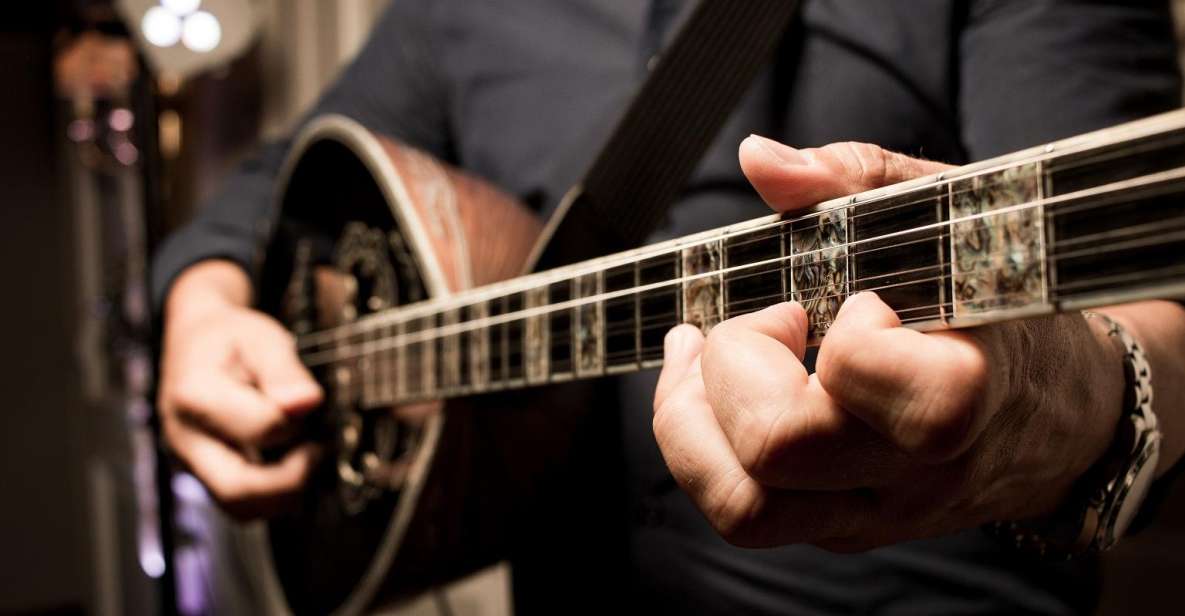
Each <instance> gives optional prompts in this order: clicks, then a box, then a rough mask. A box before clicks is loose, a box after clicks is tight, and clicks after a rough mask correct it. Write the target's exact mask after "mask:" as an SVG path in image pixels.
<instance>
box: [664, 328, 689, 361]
mask: <svg viewBox="0 0 1185 616" xmlns="http://www.w3.org/2000/svg"><path fill="white" fill-rule="evenodd" d="M685 346H687V334H685V333H683V331H682V328H680V327H676V328H674V329H672V330H671V331H669V332H667V335H666V337H664V338H663V339H662V350H663V355H665V356H666V357H668V358H669V357H674V356H675V354H677V353H678V352H680V351H682V350H683V347H685Z"/></svg>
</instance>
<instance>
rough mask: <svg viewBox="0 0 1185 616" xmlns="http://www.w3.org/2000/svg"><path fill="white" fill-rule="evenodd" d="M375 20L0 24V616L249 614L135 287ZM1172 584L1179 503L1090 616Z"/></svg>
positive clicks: (1109, 578) (180, 1)
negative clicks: (179, 462) (175, 425)
mask: <svg viewBox="0 0 1185 616" xmlns="http://www.w3.org/2000/svg"><path fill="white" fill-rule="evenodd" d="M387 1H388V0H343V1H340V2H314V1H305V0H250V1H248V0H160V1H156V0H119V1H116V0H93V1H82V0H72V1H67V0H60V1H56V2H55V1H38V2H6V3H3V5H2V7H0V84H3V85H2V87H3V90H2V91H3V96H0V204H2V207H0V232H2V236H0V268H2V271H3V282H4V285H3V287H2V288H3V291H0V296H2V297H3V301H0V323H2V324H3V325H2V327H3V330H4V331H5V332H7V334H6V336H5V338H6V339H7V344H6V345H5V346H4V348H3V350H2V351H0V353H3V358H2V359H0V392H2V393H3V394H4V399H5V402H4V404H3V420H2V422H3V423H2V424H0V503H3V504H2V506H0V614H9V613H11V614H76V613H77V614H104V615H106V614H144V613H160V612H164V613H171V612H174V611H179V612H181V613H194V614H196V613H209V612H218V613H231V612H239V611H244V610H245V609H246V608H244V606H246V605H249V603H236V602H235V601H236V600H235V599H234V596H235V595H236V593H238V592H239V591H240V590H241V589H239V588H237V587H236V580H235V575H234V566H233V565H230V564H226V563H225V560H224V559H225V556H224V555H222V554H220V553H219V552H218V549H217V547H216V546H217V545H218V542H219V538H220V530H219V529H220V525H221V524H223V521H222V519H221V517H220V514H218V513H217V512H216V511H215V510H213V509H212V508H211V506H210V504H209V502H208V500H207V499H206V497H205V495H204V493H203V491H202V489H201V487H200V486H199V485H198V484H197V483H196V482H195V481H194V480H193V479H192V478H190V477H188V476H186V475H184V474H179V473H174V472H172V471H171V470H170V469H169V468H168V467H167V466H164V465H162V464H161V463H159V461H158V460H159V458H158V456H157V446H156V439H155V437H154V435H153V432H152V413H151V406H150V400H151V396H152V381H153V360H152V356H153V348H152V336H151V332H152V323H151V310H150V307H149V304H148V297H147V290H146V288H145V274H146V269H145V268H146V264H147V260H148V258H149V256H150V255H151V253H152V250H153V247H154V246H156V245H157V243H158V242H159V241H160V240H161V238H162V237H163V236H164V235H165V234H166V233H167V232H168V231H169V230H170V229H173V228H175V227H176V226H177V225H179V224H182V223H183V222H184V221H185V220H187V219H188V218H189V217H190V216H191V215H192V213H193V211H194V209H195V208H196V207H198V204H200V203H201V201H202V199H203V197H204V196H205V195H207V194H208V193H209V192H210V191H212V190H213V189H215V188H216V186H217V184H218V181H219V178H220V177H221V176H222V175H223V174H224V173H226V172H227V171H228V170H229V169H230V168H232V167H233V165H234V164H235V163H236V162H237V161H238V160H239V159H240V158H241V157H242V156H243V155H244V154H245V153H247V152H248V151H249V150H250V148H251V147H252V146H253V145H254V144H256V143H257V142H258V141H259V140H260V139H264V138H267V137H270V136H276V135H279V134H281V133H283V132H285V131H286V130H287V129H288V127H290V126H291V125H292V124H293V123H294V122H295V121H296V119H297V118H298V117H299V115H300V113H301V111H302V110H303V109H305V108H306V107H307V106H308V105H309V104H310V103H311V102H312V101H313V100H314V99H315V98H316V96H317V94H318V92H319V91H320V90H321V88H322V87H323V86H324V85H325V84H326V83H327V82H328V81H329V80H331V79H332V78H333V76H334V75H335V73H336V72H337V70H338V69H339V67H340V66H341V65H342V64H343V63H344V62H346V61H347V60H348V59H349V58H350V57H351V56H352V55H353V53H354V52H355V51H356V50H357V49H358V46H359V45H360V44H361V43H362V42H363V40H364V39H365V37H366V35H367V32H368V30H369V28H370V26H371V24H372V23H373V21H374V19H375V18H376V16H377V15H378V13H379V12H380V11H381V10H382V7H383V5H385V4H386V2H387ZM1178 5H1179V7H1180V8H1181V9H1182V10H1179V11H1178V13H1179V14H1180V13H1182V12H1185V0H1178ZM1180 21H1181V20H1178V22H1179V23H1180ZM162 521H163V523H162ZM162 529H163V530H162ZM210 546H215V547H213V548H211V547H210ZM1183 573H1185V488H1181V489H1178V490H1177V494H1175V495H1174V496H1173V498H1172V499H1171V501H1170V502H1169V504H1168V506H1167V507H1166V509H1165V510H1164V511H1163V512H1162V515H1161V516H1160V519H1159V521H1158V523H1157V524H1156V525H1155V526H1154V527H1153V528H1151V529H1149V530H1147V531H1145V532H1144V533H1142V534H1141V535H1139V536H1137V537H1133V538H1131V539H1128V540H1127V541H1125V542H1124V543H1122V544H1121V546H1120V547H1119V548H1118V549H1117V550H1116V551H1115V552H1114V553H1112V554H1110V555H1108V556H1107V558H1106V562H1105V575H1104V601H1103V607H1102V610H1101V611H1102V613H1104V614H1124V613H1130V612H1135V611H1143V609H1144V608H1145V607H1147V608H1149V609H1151V606H1156V605H1175V604H1178V603H1179V601H1180V599H1179V598H1178V597H1176V596H1175V595H1176V591H1177V587H1176V586H1175V584H1176V583H1178V581H1179V580H1180V579H1181V576H1182V574H1183ZM498 589H499V586H497V585H494V586H487V587H485V588H484V589H482V590H479V591H475V592H478V593H479V594H478V595H477V596H478V600H475V601H473V602H471V603H469V604H466V603H464V602H462V603H461V604H459V605H458V606H457V607H458V608H459V609H457V611H458V612H465V613H479V612H480V613H501V612H500V610H501V609H502V608H496V609H491V608H490V607H489V606H491V605H501V606H504V605H505V600H504V599H497V600H493V601H485V600H484V599H488V598H489V596H488V593H496V592H498ZM480 593H487V594H484V595H483V594H480ZM467 606H469V607H472V608H474V609H468V608H467ZM482 606H484V607H482ZM412 611H413V612H414V611H417V610H416V609H415V608H414V607H413V608H412Z"/></svg>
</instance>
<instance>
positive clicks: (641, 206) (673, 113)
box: [535, 0, 799, 270]
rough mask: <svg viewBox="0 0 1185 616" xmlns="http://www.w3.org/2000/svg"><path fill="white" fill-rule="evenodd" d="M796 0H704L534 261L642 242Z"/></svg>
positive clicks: (540, 265) (551, 261) (569, 259)
mask: <svg viewBox="0 0 1185 616" xmlns="http://www.w3.org/2000/svg"><path fill="white" fill-rule="evenodd" d="M798 5H799V0H700V2H699V5H698V6H696V7H695V9H694V12H693V13H692V14H691V15H690V16H689V17H688V18H687V20H686V22H685V23H684V25H683V27H682V28H681V29H680V31H679V34H678V35H677V36H676V37H675V39H674V40H673V41H672V42H671V43H670V45H669V46H668V47H667V49H666V50H665V51H664V52H663V54H662V56H661V59H660V60H659V61H658V64H657V66H655V67H654V68H653V71H652V72H651V74H650V77H649V78H648V79H647V80H646V82H645V83H644V84H643V85H642V88H641V90H640V91H639V92H638V94H637V95H635V96H634V99H633V101H632V102H631V103H630V106H629V108H628V109H627V110H626V112H625V114H624V115H623V116H622V117H621V118H620V119H619V120H618V123H617V126H616V128H614V130H613V132H612V134H611V135H610V137H609V140H608V141H607V142H606V143H605V146H604V147H603V148H602V149H601V152H600V154H599V155H598V156H597V158H596V160H595V161H593V164H592V166H591V167H590V168H589V170H588V172H587V173H586V174H585V176H584V179H583V180H582V181H581V182H580V183H578V184H577V185H576V186H574V187H573V188H572V189H571V190H570V191H569V192H568V194H567V195H566V196H565V197H564V203H561V205H560V207H559V208H558V209H557V210H556V212H555V214H553V216H552V221H551V224H550V226H551V228H552V229H554V231H553V232H552V234H551V237H550V238H549V240H548V242H547V245H546V247H545V248H544V250H543V253H542V254H541V256H540V257H539V259H537V261H536V263H535V269H536V270H541V269H547V268H551V267H558V266H560V265H566V264H569V263H573V262H575V261H579V260H582V259H588V258H591V257H595V256H598V255H601V254H607V253H611V252H618V251H621V250H627V249H630V248H635V247H637V246H640V245H642V243H643V242H644V241H645V240H646V238H647V237H648V236H649V235H650V234H651V233H652V232H653V231H654V230H655V229H656V228H658V226H659V225H660V224H661V223H662V220H663V218H664V217H665V216H666V213H667V210H668V209H669V207H670V205H671V203H672V202H673V201H674V200H675V198H676V197H677V196H678V195H679V192H680V191H681V190H682V189H683V187H684V185H685V183H686V182H687V178H688V177H689V176H690V175H691V173H692V171H694V170H695V167H696V165H697V164H698V162H699V160H700V159H701V158H702V157H703V155H704V152H705V151H707V149H708V146H709V145H711V143H712V140H713V139H714V138H715V137H716V134H717V133H718V132H719V131H720V128H721V127H722V126H723V125H724V122H725V121H726V120H727V119H728V115H729V113H730V112H731V111H732V109H733V108H734V107H736V105H737V103H738V102H739V101H740V99H741V96H742V95H744V93H745V91H746V90H747V89H748V87H749V85H750V84H751V83H752V82H753V79H754V78H755V77H756V76H757V73H758V72H759V71H760V70H761V68H762V67H763V66H764V65H765V63H766V61H767V60H768V59H769V57H770V56H771V55H772V53H773V51H774V49H775V48H776V47H777V46H778V43H779V42H780V41H781V39H782V35H783V34H784V33H785V32H786V30H787V28H788V26H789V24H790V21H791V19H793V17H794V15H795V13H796V12H797V9H798Z"/></svg>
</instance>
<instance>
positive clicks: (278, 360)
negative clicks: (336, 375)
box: [239, 315, 324, 414]
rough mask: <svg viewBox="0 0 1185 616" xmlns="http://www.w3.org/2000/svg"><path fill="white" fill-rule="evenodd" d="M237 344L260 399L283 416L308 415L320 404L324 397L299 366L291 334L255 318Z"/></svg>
mask: <svg viewBox="0 0 1185 616" xmlns="http://www.w3.org/2000/svg"><path fill="white" fill-rule="evenodd" d="M258 319H259V321H258V323H257V324H253V326H252V327H250V328H249V329H248V330H247V331H246V333H245V335H244V336H243V338H242V339H241V340H240V345H239V349H240V354H241V356H242V359H243V363H244V365H245V367H246V368H247V371H248V372H249V373H250V374H251V376H252V378H253V379H254V380H255V382H256V383H257V384H258V385H259V389H260V390H261V391H262V392H263V395H265V396H267V397H268V398H270V399H271V400H273V401H274V402H275V403H276V404H278V405H279V407H280V410H281V411H283V412H284V413H288V414H295V413H303V412H306V411H310V410H312V409H314V408H316V407H317V406H318V405H319V404H321V400H322V398H323V397H324V393H323V392H322V390H321V387H320V386H319V385H318V384H317V382H316V381H315V380H314V379H313V375H312V374H310V373H309V371H308V369H307V368H305V367H304V365H303V364H302V363H300V357H299V356H298V355H297V353H296V343H295V340H294V339H293V337H292V334H290V333H288V332H287V331H286V330H285V329H284V328H283V327H281V326H280V324H279V323H276V322H275V321H273V320H272V319H271V318H269V317H265V316H263V315H258Z"/></svg>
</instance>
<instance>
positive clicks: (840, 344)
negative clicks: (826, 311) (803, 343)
mask: <svg viewBox="0 0 1185 616" xmlns="http://www.w3.org/2000/svg"><path fill="white" fill-rule="evenodd" d="M861 344H862V343H861V342H860V340H858V338H857V337H856V336H853V335H852V334H851V332H850V331H849V330H848V329H846V328H842V327H836V328H833V329H830V330H828V331H827V335H826V337H825V338H824V342H823V344H822V345H821V346H820V347H819V355H818V358H817V359H816V361H815V373H816V374H817V375H818V377H819V382H820V383H821V384H822V385H823V388H824V389H826V390H827V391H838V390H840V389H841V388H842V387H843V386H844V385H845V384H846V383H849V382H851V381H853V380H856V379H859V378H860V369H859V366H858V362H856V361H855V358H857V357H860V356H861V354H860V353H859V351H860V348H859V346H860V345H861Z"/></svg>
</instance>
